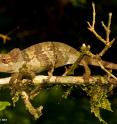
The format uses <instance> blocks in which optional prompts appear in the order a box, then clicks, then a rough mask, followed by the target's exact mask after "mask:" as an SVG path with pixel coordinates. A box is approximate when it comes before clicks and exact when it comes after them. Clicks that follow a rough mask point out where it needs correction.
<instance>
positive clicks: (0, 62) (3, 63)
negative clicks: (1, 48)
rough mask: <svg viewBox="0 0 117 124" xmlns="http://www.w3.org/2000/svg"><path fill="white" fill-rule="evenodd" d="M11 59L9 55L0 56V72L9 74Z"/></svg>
mask: <svg viewBox="0 0 117 124" xmlns="http://www.w3.org/2000/svg"><path fill="white" fill-rule="evenodd" d="M10 64H11V57H10V55H9V54H0V72H8V73H9V72H11V70H12V69H11V66H10Z"/></svg>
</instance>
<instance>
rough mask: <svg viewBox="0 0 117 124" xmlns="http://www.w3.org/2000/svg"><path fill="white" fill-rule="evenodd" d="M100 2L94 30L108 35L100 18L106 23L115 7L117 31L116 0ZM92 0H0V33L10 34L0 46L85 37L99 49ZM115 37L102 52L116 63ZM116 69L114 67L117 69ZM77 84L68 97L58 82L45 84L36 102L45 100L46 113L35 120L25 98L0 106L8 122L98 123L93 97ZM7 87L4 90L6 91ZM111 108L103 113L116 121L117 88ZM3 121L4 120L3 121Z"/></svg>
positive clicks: (1, 48) (70, 41) (81, 40)
mask: <svg viewBox="0 0 117 124" xmlns="http://www.w3.org/2000/svg"><path fill="white" fill-rule="evenodd" d="M94 2H95V4H96V12H97V15H96V30H97V31H98V32H99V34H101V35H102V36H103V37H105V32H104V30H103V28H102V27H101V23H100V22H101V21H102V20H103V21H105V23H106V24H107V21H108V13H109V12H112V13H113V16H112V24H111V29H112V33H111V36H110V38H113V37H115V38H116V36H117V33H116V32H117V23H116V22H117V15H116V11H117V9H116V8H117V0H108V1H107V0H100V1H99V0H94ZM91 3H92V1H91V0H30V1H29V0H0V33H1V34H8V35H9V37H11V40H10V41H7V42H6V43H5V44H4V43H3V39H2V38H1V39H0V52H3V51H9V50H11V49H13V48H15V47H18V48H20V49H23V48H26V47H28V46H30V45H32V44H35V43H39V42H43V41H59V42H64V43H67V44H69V45H71V46H73V47H74V48H76V49H79V48H80V46H81V45H82V43H86V44H90V45H91V50H92V52H93V53H98V52H100V50H101V49H102V48H103V47H104V44H103V43H101V42H100V41H98V40H97V39H96V38H95V36H94V35H93V34H92V33H90V32H89V31H88V29H87V27H88V25H87V23H86V22H87V21H92V6H91ZM116 49H117V40H116V41H115V43H114V44H113V46H112V47H111V48H110V49H109V50H108V52H107V53H106V54H105V55H104V57H103V59H105V60H108V61H112V62H115V63H117V55H116ZM115 75H116V72H115ZM80 90H81V89H80V88H73V90H72V93H71V95H70V96H69V97H68V99H61V95H62V94H63V91H64V88H63V87H60V86H54V87H53V88H50V89H45V90H43V91H42V92H41V93H40V95H39V96H38V97H37V98H36V99H35V101H33V102H34V104H35V105H37V106H39V105H41V104H42V105H44V111H43V113H44V114H43V116H42V117H41V118H40V119H39V120H37V121H34V120H33V118H32V116H30V114H29V113H28V112H27V111H26V110H25V107H24V105H23V103H22V101H19V102H18V103H17V104H16V107H15V108H12V107H9V108H8V109H7V110H5V111H3V112H0V115H1V117H6V118H7V119H8V122H6V123H10V124H15V123H17V124H32V123H34V124H35V123H37V122H38V123H40V124H71V123H72V124H94V123H95V124H99V121H98V119H97V118H95V117H94V115H93V114H91V113H90V103H89V98H87V96H86V94H85V93H84V92H82V91H80ZM4 92H5V95H4ZM8 94H9V91H7V92H6V89H2V90H1V94H0V99H1V100H8V101H10V97H11V96H9V95H8ZM109 100H110V101H111V102H112V108H113V110H114V112H113V113H111V112H108V111H102V115H103V118H104V119H105V120H107V121H108V122H109V124H116V123H117V119H116V117H117V99H116V90H115V91H114V94H113V95H110V96H109ZM0 123H1V122H0Z"/></svg>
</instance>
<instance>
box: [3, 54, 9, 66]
mask: <svg viewBox="0 0 117 124" xmlns="http://www.w3.org/2000/svg"><path fill="white" fill-rule="evenodd" d="M1 61H2V62H3V63H4V64H8V63H9V62H10V58H9V57H5V56H3V57H2V58H1Z"/></svg>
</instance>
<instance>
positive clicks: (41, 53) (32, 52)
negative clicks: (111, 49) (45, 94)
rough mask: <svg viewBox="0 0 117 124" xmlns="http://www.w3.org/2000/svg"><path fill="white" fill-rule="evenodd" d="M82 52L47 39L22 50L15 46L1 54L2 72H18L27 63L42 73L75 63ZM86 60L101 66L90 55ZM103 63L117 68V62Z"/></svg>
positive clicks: (110, 67)
mask: <svg viewBox="0 0 117 124" xmlns="http://www.w3.org/2000/svg"><path fill="white" fill-rule="evenodd" d="M80 54H81V52H80V51H78V50H76V49H75V48H73V47H71V46H69V45H67V44H65V43H61V42H54V41H47V42H41V43H38V44H35V45H32V46H30V47H28V48H25V49H23V50H20V49H19V48H14V49H13V50H11V51H9V52H8V53H4V54H0V72H6V73H16V72H19V69H20V68H21V67H22V66H23V65H24V64H26V65H27V66H28V67H29V68H30V70H31V71H33V72H35V73H41V72H43V71H46V70H48V71H49V70H52V68H58V67H62V66H65V65H69V64H73V63H75V61H76V60H77V59H78V57H79V56H80ZM83 61H86V62H87V64H88V65H94V66H100V65H99V63H98V62H97V61H96V60H95V58H92V57H90V56H88V55H85V57H84V58H83V59H82V60H81V61H80V63H79V64H80V65H83ZM101 63H102V65H103V66H104V67H105V68H107V69H117V64H115V63H111V62H107V61H103V60H101Z"/></svg>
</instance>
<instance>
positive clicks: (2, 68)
mask: <svg viewBox="0 0 117 124" xmlns="http://www.w3.org/2000/svg"><path fill="white" fill-rule="evenodd" d="M12 71H13V70H12V69H11V67H10V66H9V65H5V64H4V65H1V66H0V72H6V73H12Z"/></svg>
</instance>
